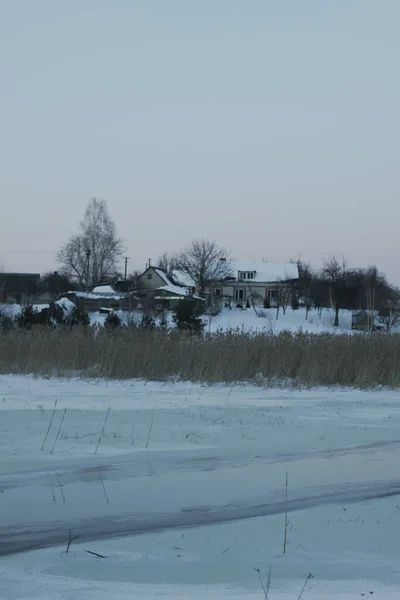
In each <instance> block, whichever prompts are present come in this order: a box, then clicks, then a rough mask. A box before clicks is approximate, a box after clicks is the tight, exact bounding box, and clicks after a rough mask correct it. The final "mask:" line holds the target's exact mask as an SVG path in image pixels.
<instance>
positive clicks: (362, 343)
mask: <svg viewBox="0 0 400 600" xmlns="http://www.w3.org/2000/svg"><path fill="white" fill-rule="evenodd" d="M0 373H18V374H24V373H25V374H26V373H28V374H35V375H39V376H52V375H56V376H77V375H83V376H85V377H100V378H114V379H130V378H146V379H154V380H166V379H168V378H171V377H174V378H175V377H179V378H180V379H182V380H186V381H202V382H207V383H216V382H227V383H234V382H245V381H253V382H257V381H262V382H269V383H274V382H276V381H284V382H288V381H290V382H292V383H293V384H299V385H307V386H315V385H341V386H355V387H360V388H368V387H375V386H388V387H393V388H398V387H400V335H398V334H393V335H383V334H379V333H377V334H371V335H363V334H360V335H337V334H321V335H315V334H308V333H289V332H282V333H279V334H277V335H272V334H265V333H263V334H257V333H250V334H244V333H243V332H240V331H231V332H228V333H216V334H210V335H208V334H205V335H203V336H198V337H197V336H191V335H189V334H185V333H180V332H179V331H176V330H172V331H160V330H142V329H139V328H130V327H127V328H121V329H120V330H116V331H112V332H110V331H106V330H101V331H97V332H94V331H93V330H92V329H91V328H86V329H84V328H82V329H81V328H75V329H72V330H69V329H65V330H64V329H62V330H49V329H47V328H34V329H32V330H30V331H24V330H13V331H11V332H1V333H0Z"/></svg>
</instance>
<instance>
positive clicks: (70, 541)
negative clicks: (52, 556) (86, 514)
mask: <svg viewBox="0 0 400 600" xmlns="http://www.w3.org/2000/svg"><path fill="white" fill-rule="evenodd" d="M79 537H81V536H80V535H74V537H72V531H71V529H70V530H69V534H68V544H67V549H66V550H65V554H68V552H69V547H70V545H71V543H72V542H73V541H74V540H77V539H78V538H79Z"/></svg>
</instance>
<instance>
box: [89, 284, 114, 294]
mask: <svg viewBox="0 0 400 600" xmlns="http://www.w3.org/2000/svg"><path fill="white" fill-rule="evenodd" d="M92 292H93V293H94V294H115V290H114V289H113V288H112V287H111V285H98V286H97V287H95V288H93V290H92Z"/></svg>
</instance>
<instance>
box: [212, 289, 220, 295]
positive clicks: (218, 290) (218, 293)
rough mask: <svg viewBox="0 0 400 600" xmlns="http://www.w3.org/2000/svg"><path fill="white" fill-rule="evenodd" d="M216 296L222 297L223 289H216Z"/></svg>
mask: <svg viewBox="0 0 400 600" xmlns="http://www.w3.org/2000/svg"><path fill="white" fill-rule="evenodd" d="M214 294H215V295H216V296H221V288H215V290H214Z"/></svg>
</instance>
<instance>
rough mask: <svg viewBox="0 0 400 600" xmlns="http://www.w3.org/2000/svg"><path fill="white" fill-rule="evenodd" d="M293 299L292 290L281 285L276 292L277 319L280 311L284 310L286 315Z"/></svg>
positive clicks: (287, 286)
mask: <svg viewBox="0 0 400 600" xmlns="http://www.w3.org/2000/svg"><path fill="white" fill-rule="evenodd" d="M291 299H292V290H291V289H290V286H289V285H285V284H283V285H280V286H279V287H278V289H277V290H276V318H277V319H278V317H279V309H280V308H281V309H282V312H283V314H284V315H285V314H286V309H287V307H288V306H289V304H290V301H291Z"/></svg>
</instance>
